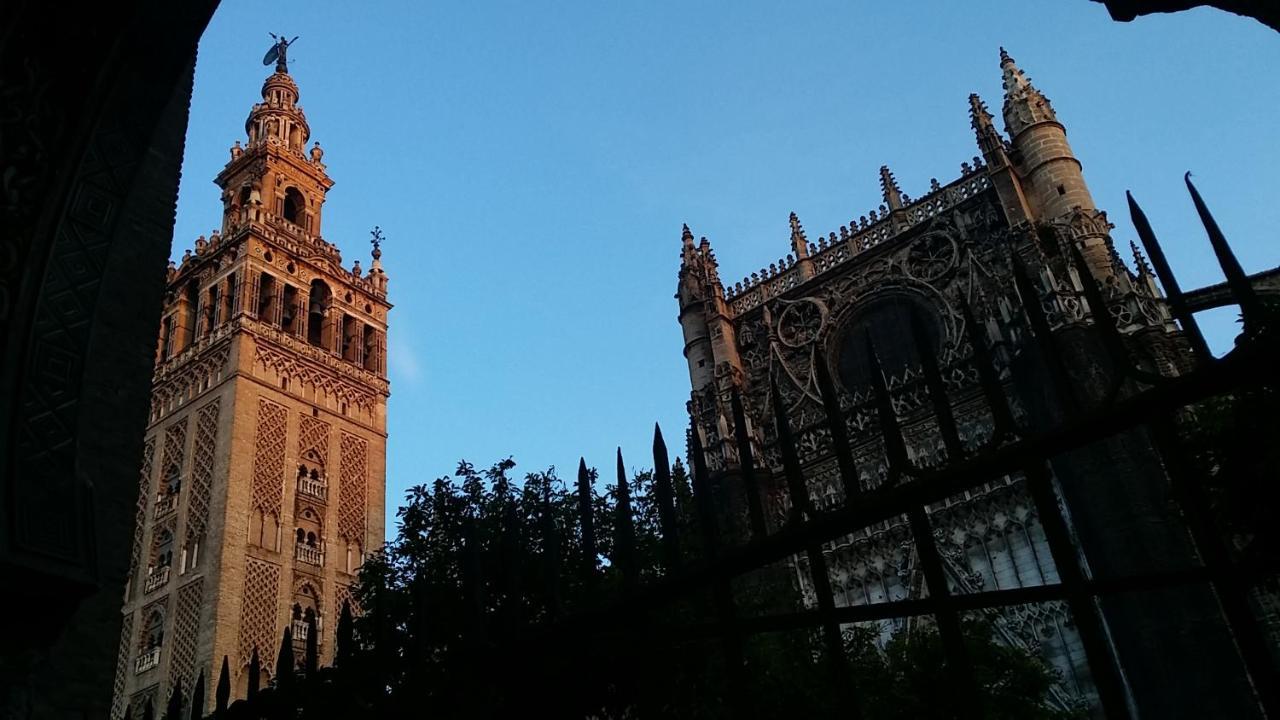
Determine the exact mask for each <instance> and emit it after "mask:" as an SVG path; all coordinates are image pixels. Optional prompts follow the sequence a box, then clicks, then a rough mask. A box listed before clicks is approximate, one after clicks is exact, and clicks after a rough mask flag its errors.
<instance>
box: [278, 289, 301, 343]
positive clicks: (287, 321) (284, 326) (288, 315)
mask: <svg viewBox="0 0 1280 720" xmlns="http://www.w3.org/2000/svg"><path fill="white" fill-rule="evenodd" d="M283 294H284V299H283V301H282V303H281V304H282V307H281V308H280V329H281V330H284V331H285V332H287V333H292V334H294V335H297V334H298V328H297V326H296V325H295V323H296V321H297V307H298V288H296V287H294V286H292V285H285V286H284V293H283Z"/></svg>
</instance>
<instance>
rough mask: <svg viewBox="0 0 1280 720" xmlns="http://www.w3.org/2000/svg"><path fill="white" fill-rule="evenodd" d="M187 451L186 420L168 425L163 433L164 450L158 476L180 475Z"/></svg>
mask: <svg viewBox="0 0 1280 720" xmlns="http://www.w3.org/2000/svg"><path fill="white" fill-rule="evenodd" d="M186 449H187V418H185V417H184V418H182V419H181V420H179V421H177V422H175V423H174V424H172V425H170V426H169V427H168V429H166V430H165V431H164V450H163V451H162V452H161V454H160V476H161V477H162V478H169V477H171V476H173V475H175V474H177V475H181V473H182V462H183V459H184V457H183V456H184V454H185V451H186Z"/></svg>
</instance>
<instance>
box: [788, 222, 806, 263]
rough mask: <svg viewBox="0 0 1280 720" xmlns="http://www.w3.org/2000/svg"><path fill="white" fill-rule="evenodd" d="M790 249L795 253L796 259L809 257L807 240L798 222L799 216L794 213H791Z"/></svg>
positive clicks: (802, 227)
mask: <svg viewBox="0 0 1280 720" xmlns="http://www.w3.org/2000/svg"><path fill="white" fill-rule="evenodd" d="M790 222H791V250H792V252H794V253H795V256H796V259H800V258H806V257H809V240H808V238H806V237H805V235H804V226H803V225H801V224H800V217H799V216H798V215H796V214H795V213H791V217H790Z"/></svg>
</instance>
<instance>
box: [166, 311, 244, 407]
mask: <svg viewBox="0 0 1280 720" xmlns="http://www.w3.org/2000/svg"><path fill="white" fill-rule="evenodd" d="M229 331H230V326H223V327H221V328H219V329H218V330H216V331H214V333H213V334H211V335H210V336H209V337H206V338H202V339H201V340H200V341H197V342H196V343H195V344H194V345H193V346H192V347H191V348H189V349H187V350H183V351H182V353H180V354H179V355H178V356H177V357H175V358H174V359H173V360H171V361H169V362H168V363H165V364H164V365H161V366H159V367H158V368H157V370H156V377H155V381H154V386H153V388H152V391H151V413H152V418H156V417H159V415H160V414H162V413H164V412H165V409H166V408H167V407H168V405H169V403H170V401H172V400H173V399H175V398H183V397H190V396H192V395H194V394H195V393H196V392H199V390H201V389H203V388H207V387H209V386H210V385H212V384H213V382H214V380H216V379H217V378H219V377H221V372H222V369H223V368H224V367H226V364H227V359H228V358H229V357H230V356H231V346H230V345H227V346H225V347H223V348H221V349H219V350H216V351H214V352H211V353H207V354H202V355H200V359H199V360H198V361H196V362H192V363H187V361H188V360H190V359H191V358H192V357H194V356H195V355H196V354H199V353H200V351H201V350H203V349H204V348H206V347H208V345H209V344H210V343H213V342H217V341H219V340H222V339H223V338H224V337H226V335H227V334H228V333H229Z"/></svg>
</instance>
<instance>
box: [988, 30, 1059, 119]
mask: <svg viewBox="0 0 1280 720" xmlns="http://www.w3.org/2000/svg"><path fill="white" fill-rule="evenodd" d="M1000 72H1001V74H1002V75H1003V81H1002V82H1003V85H1004V129H1005V132H1006V133H1008V135H1009V137H1011V138H1012V137H1016V136H1017V135H1018V133H1020V132H1022V131H1023V130H1025V129H1027V128H1028V127H1031V126H1032V125H1035V124H1037V123H1042V122H1057V121H1058V116H1057V114H1056V113H1054V111H1053V106H1052V105H1051V104H1050V103H1049V98H1047V97H1045V96H1044V93H1042V92H1040V91H1039V90H1038V89H1036V86H1035V85H1032V84H1031V80H1029V79H1028V78H1027V76H1026V75H1025V74H1024V73H1023V72H1022V69H1021V68H1019V67H1018V64H1017V63H1016V62H1014V59H1013V58H1012V57H1009V53H1007V52H1005V49H1004V48H1000Z"/></svg>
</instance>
